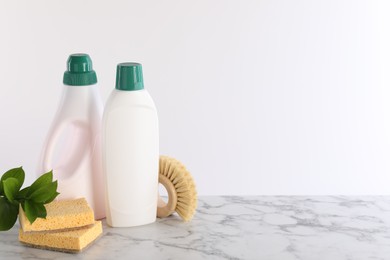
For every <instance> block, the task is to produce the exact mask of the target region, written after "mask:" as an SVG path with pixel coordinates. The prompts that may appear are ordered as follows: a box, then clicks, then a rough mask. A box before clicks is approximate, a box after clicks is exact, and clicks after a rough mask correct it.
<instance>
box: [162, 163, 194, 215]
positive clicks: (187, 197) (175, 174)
mask: <svg viewBox="0 0 390 260" xmlns="http://www.w3.org/2000/svg"><path fill="white" fill-rule="evenodd" d="M160 174H162V175H164V176H166V177H167V178H168V179H169V180H170V181H171V182H172V184H173V185H174V186H175V190H176V193H177V205H176V209H175V211H176V212H177V213H178V214H179V216H180V217H181V218H182V219H183V220H184V221H189V220H191V219H192V217H193V216H194V214H195V210H196V207H197V204H198V199H197V193H196V187H195V182H194V179H193V178H192V176H191V174H190V172H189V171H188V170H187V169H186V167H185V166H184V165H183V164H182V163H181V162H180V161H178V160H176V159H174V158H171V157H168V156H163V155H162V156H160Z"/></svg>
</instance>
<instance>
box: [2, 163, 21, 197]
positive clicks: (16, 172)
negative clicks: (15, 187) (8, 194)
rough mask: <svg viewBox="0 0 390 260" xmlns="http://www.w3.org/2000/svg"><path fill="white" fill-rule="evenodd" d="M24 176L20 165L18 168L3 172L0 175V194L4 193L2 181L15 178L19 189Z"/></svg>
mask: <svg viewBox="0 0 390 260" xmlns="http://www.w3.org/2000/svg"><path fill="white" fill-rule="evenodd" d="M24 177H25V174H24V170H23V168H22V167H19V168H13V169H11V170H9V171H7V172H5V173H4V174H3V176H1V179H0V195H4V188H3V185H2V183H3V181H4V180H6V179H8V178H15V179H17V180H18V183H19V185H20V186H19V189H20V188H21V187H22V185H23V183H24Z"/></svg>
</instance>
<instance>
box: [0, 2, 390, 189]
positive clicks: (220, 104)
mask: <svg viewBox="0 0 390 260" xmlns="http://www.w3.org/2000/svg"><path fill="white" fill-rule="evenodd" d="M389 14H390V3H389V2H386V1H346V0H342V1H309V0H308V1H288V0H282V1H277V0H273V1H260V0H258V1H239V0H236V1H230V0H223V1H222V0H212V1H210V0H200V1H199V0H198V1H182V0H171V1H76V0H71V1H69V0H68V1H55V0H54V1H53V0H50V1H49V0H47V1H42V0H38V1H30V0H26V1H4V0H0V122H1V126H0V171H5V170H7V169H9V168H11V167H16V166H20V165H23V166H24V168H25V170H26V172H27V173H28V174H29V175H28V176H27V181H26V183H27V184H29V183H31V182H32V180H33V174H35V169H36V166H37V160H38V157H39V153H40V149H41V145H42V143H43V140H44V137H45V135H46V132H47V130H48V127H49V125H50V123H51V120H52V118H53V116H54V113H55V111H56V108H57V105H58V102H59V98H60V95H61V90H62V75H63V72H64V70H65V61H66V59H67V57H68V55H69V54H70V53H74V52H87V53H89V54H90V55H91V57H92V59H93V62H94V68H95V70H96V71H97V73H98V80H99V83H100V88H101V94H102V97H103V99H104V100H106V99H107V97H108V95H109V93H110V92H111V90H112V89H113V87H114V81H115V69H116V64H117V63H119V62H122V61H138V62H141V63H142V64H143V67H144V78H145V84H146V88H147V89H148V90H149V92H150V93H151V95H152V96H153V97H154V100H155V102H156V105H157V108H158V110H159V116H160V128H161V132H160V136H161V153H163V154H168V155H172V156H174V157H176V158H178V159H180V160H182V161H183V162H184V163H185V164H186V165H187V166H188V168H189V169H190V170H191V171H192V173H193V175H194V178H195V180H196V182H197V185H198V191H199V193H200V194H202V195H215V194H389V193H390V192H389V191H390V15H389Z"/></svg>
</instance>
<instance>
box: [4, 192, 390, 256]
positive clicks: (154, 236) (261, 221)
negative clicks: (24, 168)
mask: <svg viewBox="0 0 390 260" xmlns="http://www.w3.org/2000/svg"><path fill="white" fill-rule="evenodd" d="M103 229H104V235H103V236H102V237H101V238H100V239H99V240H97V241H96V242H95V243H94V244H93V245H92V246H91V247H89V248H88V249H87V250H85V251H84V252H82V253H79V254H66V253H60V252H54V251H47V250H41V249H34V248H29V247H25V246H23V245H22V244H20V243H19V241H18V235H17V233H18V226H15V227H14V228H13V229H11V230H10V231H6V232H1V233H0V259H68V258H69V259H75V258H76V259H77V258H80V259H186V260H187V259H267V260H272V259H275V260H276V259H277V260H279V259H280V260H290V259H297V260H298V259H299V260H301V259H310V260H312V259H316V260H321V259H326V260H328V259H329V260H338V259H354V260H356V259H362V260H363V259H364V260H367V259H390V197H385V196H362V197H356V196H354V197H348V196H254V197H238V196H221V197H201V198H200V199H199V206H198V210H197V214H196V215H195V217H194V219H193V220H192V221H191V222H188V223H184V222H182V221H181V220H180V218H179V217H178V216H177V215H173V216H171V217H169V218H166V219H158V220H157V222H156V223H153V224H149V225H146V226H140V227H133V228H110V227H107V225H105V224H104V227H103Z"/></svg>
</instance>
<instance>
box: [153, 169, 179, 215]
mask: <svg viewBox="0 0 390 260" xmlns="http://www.w3.org/2000/svg"><path fill="white" fill-rule="evenodd" d="M158 181H159V182H160V183H161V184H162V185H163V186H164V187H165V189H166V190H167V192H168V203H165V202H164V201H163V199H162V198H161V197H160V195H159V196H158V202H157V217H159V218H165V217H168V216H169V215H171V214H172V213H173V212H175V209H176V205H177V193H176V189H175V186H173V183H172V182H171V181H170V180H169V179H168V178H167V177H165V176H164V175H162V174H159V177H158Z"/></svg>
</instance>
